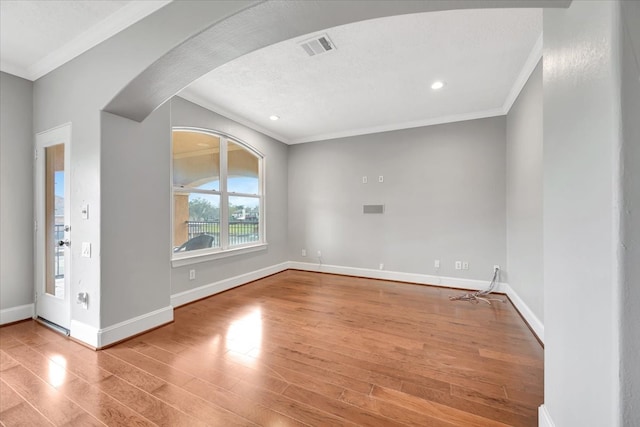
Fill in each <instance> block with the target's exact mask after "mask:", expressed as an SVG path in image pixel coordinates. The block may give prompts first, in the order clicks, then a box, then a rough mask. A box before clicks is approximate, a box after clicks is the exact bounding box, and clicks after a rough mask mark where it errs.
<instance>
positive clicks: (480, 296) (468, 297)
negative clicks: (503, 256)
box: [449, 266, 506, 305]
mask: <svg viewBox="0 0 640 427" xmlns="http://www.w3.org/2000/svg"><path fill="white" fill-rule="evenodd" d="M499 271H500V268H498V267H497V266H496V267H495V268H494V269H493V279H491V284H490V285H489V288H488V289H486V290H484V291H476V292H468V293H466V294H462V295H459V296H450V297H449V300H451V301H469V302H472V303H474V304H478V303H479V302H480V301H483V302H486V303H487V304H489V305H491V301H499V302H506V301H505V300H503V299H501V298H489V295H490V294H491V293H492V292H493V290H494V289H495V287H496V284H497V282H496V281H497V279H498V272H499Z"/></svg>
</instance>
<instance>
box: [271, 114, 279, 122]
mask: <svg viewBox="0 0 640 427" xmlns="http://www.w3.org/2000/svg"><path fill="white" fill-rule="evenodd" d="M279 118H280V116H276V115H273V116H269V119H270V120H273V121H274V122H275V121H276V120H278V119H279Z"/></svg>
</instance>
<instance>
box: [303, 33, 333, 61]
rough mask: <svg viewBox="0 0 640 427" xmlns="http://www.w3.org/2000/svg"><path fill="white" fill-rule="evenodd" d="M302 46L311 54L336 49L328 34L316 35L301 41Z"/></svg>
mask: <svg viewBox="0 0 640 427" xmlns="http://www.w3.org/2000/svg"><path fill="white" fill-rule="evenodd" d="M300 46H302V48H303V49H304V51H305V52H307V54H308V55H309V56H315V55H320V54H321V53H326V52H330V51H332V50H335V49H336V47H335V45H334V44H333V42H332V41H331V39H329V36H328V35H326V34H323V35H321V36H318V37H314V38H312V39H311V40H305V41H303V42H302V43H300Z"/></svg>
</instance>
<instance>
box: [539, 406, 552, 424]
mask: <svg viewBox="0 0 640 427" xmlns="http://www.w3.org/2000/svg"><path fill="white" fill-rule="evenodd" d="M538 427H555V424H554V423H553V420H552V419H551V415H550V414H549V411H547V407H546V406H544V404H542V405H540V407H539V408H538Z"/></svg>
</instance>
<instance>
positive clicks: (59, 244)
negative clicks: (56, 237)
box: [58, 239, 71, 247]
mask: <svg viewBox="0 0 640 427" xmlns="http://www.w3.org/2000/svg"><path fill="white" fill-rule="evenodd" d="M58 246H67V247H69V246H71V242H70V241H69V240H68V239H67V240H60V241H58Z"/></svg>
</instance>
